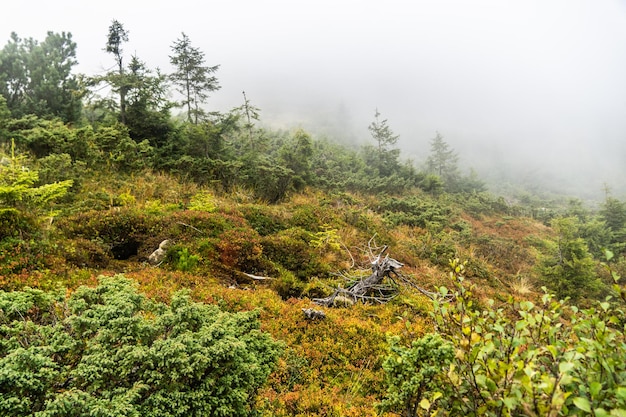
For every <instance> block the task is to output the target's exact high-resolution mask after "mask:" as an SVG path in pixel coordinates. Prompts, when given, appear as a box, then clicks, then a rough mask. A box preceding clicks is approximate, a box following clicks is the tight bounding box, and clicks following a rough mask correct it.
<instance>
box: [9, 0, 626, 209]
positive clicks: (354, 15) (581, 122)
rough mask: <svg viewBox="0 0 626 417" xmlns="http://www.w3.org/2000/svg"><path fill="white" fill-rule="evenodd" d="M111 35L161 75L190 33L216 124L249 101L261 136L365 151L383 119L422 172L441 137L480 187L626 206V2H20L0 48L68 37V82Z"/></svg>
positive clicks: (106, 60)
mask: <svg viewBox="0 0 626 417" xmlns="http://www.w3.org/2000/svg"><path fill="white" fill-rule="evenodd" d="M113 19H117V20H119V21H120V22H121V23H123V24H124V27H125V28H126V29H127V30H128V31H129V32H130V42H129V43H128V44H126V45H125V52H126V54H127V56H128V58H127V61H128V59H129V58H130V55H132V54H136V55H137V56H138V57H139V58H140V59H141V60H143V61H145V62H146V63H147V64H148V66H149V67H151V68H156V67H159V68H161V69H162V70H163V71H165V72H168V71H170V70H171V67H170V65H169V59H168V55H169V54H170V53H171V50H170V46H171V45H172V43H173V42H174V41H175V40H176V39H177V38H179V37H180V34H181V32H183V31H184V32H185V33H186V34H187V35H188V36H189V37H190V39H191V41H192V43H193V45H194V46H196V47H199V48H200V49H201V50H202V51H203V52H204V53H205V54H206V59H207V64H208V65H217V64H219V65H221V66H220V70H219V72H218V73H217V76H218V78H219V80H220V83H221V86H222V89H221V90H219V91H217V92H216V93H214V95H213V97H212V98H211V99H210V100H209V102H208V107H209V108H210V109H211V110H220V111H226V110H229V109H231V108H233V107H235V106H239V105H241V103H242V101H243V97H242V94H241V92H242V91H243V90H245V91H246V94H247V96H248V98H249V99H250V100H251V102H252V103H253V104H254V105H255V106H257V107H259V108H261V110H262V113H261V116H262V119H263V122H264V123H266V124H268V125H271V126H273V127H284V128H292V127H295V126H302V127H304V128H306V129H309V130H311V131H313V132H314V133H316V134H318V135H325V136H328V137H331V138H333V139H342V140H345V141H346V142H349V143H359V144H360V143H366V142H367V141H368V140H369V139H370V138H369V135H368V132H367V125H368V124H369V123H370V122H371V121H372V120H373V116H374V112H375V110H376V109H378V110H379V111H380V112H381V115H382V117H383V118H386V119H388V122H389V124H390V125H391V127H392V129H393V130H394V131H395V132H396V133H397V134H399V135H400V137H401V139H400V145H401V147H402V148H403V150H404V152H403V156H404V157H409V158H412V159H413V160H414V161H415V162H416V163H420V162H422V161H423V160H424V159H425V158H426V156H427V154H428V151H429V141H430V139H431V138H432V137H434V135H435V134H436V132H440V133H441V134H442V135H443V136H444V138H445V140H446V141H447V142H448V143H449V144H450V145H451V146H452V147H453V148H455V149H456V150H457V151H459V153H460V154H461V161H462V163H463V166H464V167H465V168H469V167H473V168H474V169H476V171H477V172H478V173H479V175H480V176H481V177H483V178H486V179H489V180H500V181H502V180H509V181H511V182H524V181H531V182H538V181H541V182H542V183H543V184H544V185H546V186H548V187H552V189H554V188H557V187H558V188H560V189H561V190H562V191H564V192H565V193H568V194H575V195H578V196H580V197H583V198H589V197H598V196H602V192H603V187H604V185H605V184H606V185H608V186H610V187H611V189H612V190H613V192H614V194H618V196H619V197H621V196H622V195H623V194H624V193H626V181H624V178H626V177H625V174H626V164H625V162H626V158H625V157H626V141H625V139H626V3H625V2H624V1H618V0H476V1H469V0H414V1H399V0H388V1H384V2H383V1H381V0H379V1H371V0H362V1H356V0H354V1H352V0H315V1H310V0H301V1H297V0H270V1H263V0H216V1H211V2H206V1H189V0H179V1H171V2H170V1H163V0H157V1H132V0H125V1H120V0H109V1H102V2H88V1H84V0H57V1H50V0H34V1H32V0H31V1H29V0H24V1H21V2H10V3H8V4H6V5H3V12H2V15H1V16H0V42H2V41H3V40H4V43H6V41H7V40H8V39H9V35H10V33H11V32H12V31H15V32H17V33H18V35H19V36H20V37H23V38H27V37H33V38H35V39H38V40H43V39H44V37H45V34H46V31H48V30H51V31H55V32H61V31H66V32H71V33H72V34H73V36H74V40H75V41H76V42H77V44H78V60H79V62H80V65H79V66H78V68H77V71H78V72H82V73H86V74H89V75H91V74H96V73H101V72H103V71H106V70H107V69H108V68H111V67H112V66H113V59H112V57H111V56H110V55H107V54H106V53H105V52H104V51H103V47H104V45H105V42H106V35H107V31H108V26H109V25H110V23H111V21H112V20H113ZM4 43H2V45H4Z"/></svg>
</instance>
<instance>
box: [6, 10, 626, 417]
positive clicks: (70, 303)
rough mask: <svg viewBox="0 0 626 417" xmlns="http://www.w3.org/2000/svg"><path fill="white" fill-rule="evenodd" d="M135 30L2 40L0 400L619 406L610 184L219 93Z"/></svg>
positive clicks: (283, 412)
mask: <svg viewBox="0 0 626 417" xmlns="http://www.w3.org/2000/svg"><path fill="white" fill-rule="evenodd" d="M129 36H130V32H129V31H128V28H126V27H125V25H124V23H123V22H120V21H117V20H114V21H112V22H111V24H110V26H109V27H108V31H107V32H105V33H102V46H103V48H104V49H105V51H106V53H107V54H108V55H109V57H110V60H111V66H110V68H109V70H107V71H106V72H104V73H100V74H97V75H93V74H81V73H77V72H76V71H75V67H76V65H77V57H76V51H77V44H76V43H75V42H74V40H73V37H72V35H71V33H69V32H62V33H56V32H48V34H47V36H46V37H45V39H33V38H22V37H21V36H20V35H18V34H16V33H14V34H13V35H12V36H11V38H10V39H9V40H8V41H7V42H6V43H5V44H4V46H3V47H2V49H1V50H0V155H1V157H0V392H2V393H3V395H2V397H0V415H10V416H46V417H51V416H59V417H60V416H70V415H71V416H183V415H184V416H187V415H197V416H247V415H250V416H258V415H263V416H374V415H402V416H434V415H441V416H444V415H449V416H458V415H468V416H521V415H524V416H557V415H594V416H621V415H626V364H625V363H624V361H623V358H624V354H625V353H626V340H625V337H624V334H625V333H624V331H625V330H626V329H625V327H624V326H625V323H626V317H625V316H624V310H623V309H624V302H626V293H625V290H624V288H623V286H622V285H621V279H620V277H621V276H622V275H624V274H626V260H625V259H624V254H625V253H626V201H624V200H622V199H621V198H620V197H619V195H615V194H614V191H613V190H612V189H611V187H610V186H609V185H608V184H607V185H606V186H605V187H604V188H603V189H601V190H599V191H600V193H599V194H600V195H602V196H603V197H602V198H600V199H597V200H596V201H589V200H587V199H585V200H583V199H582V198H581V197H580V196H581V195H586V194H585V193H580V194H578V193H575V192H574V193H571V192H570V190H569V189H567V190H559V187H558V186H557V187H552V188H546V187H543V186H540V184H534V183H532V182H530V183H529V182H528V181H526V182H519V183H514V182H511V181H510V179H511V178H513V177H515V174H511V173H506V172H504V171H502V172H500V171H498V172H496V173H492V175H490V177H489V178H485V177H482V176H481V174H479V172H478V171H476V170H474V169H471V168H470V167H471V165H472V164H471V159H472V157H471V155H468V154H467V153H466V152H464V151H459V150H458V149H456V148H455V147H454V146H453V145H452V144H451V143H450V142H449V141H448V140H447V138H446V136H445V135H444V134H441V133H439V132H433V134H432V137H431V138H430V139H429V140H428V143H427V145H426V146H425V147H424V149H422V150H421V153H422V154H424V155H425V158H424V159H423V160H421V161H415V160H412V159H411V158H410V157H409V156H410V155H409V152H407V151H406V150H403V149H402V148H401V147H400V143H401V141H400V135H398V134H397V133H396V130H395V128H394V126H393V124H392V123H391V122H390V120H389V119H388V118H387V116H386V115H385V109H383V108H380V109H372V114H371V120H370V121H369V122H368V123H367V125H366V126H364V131H365V132H366V137H363V138H359V142H360V143H359V144H356V145H355V143H354V141H353V140H352V139H353V138H350V137H341V135H328V134H319V133H318V132H320V131H323V130H324V129H323V127H321V128H320V129H319V130H318V129H315V128H313V129H305V128H303V127H297V128H275V127H274V128H273V127H271V124H266V123H264V121H263V109H262V108H259V107H258V106H257V105H256V103H255V101H254V97H250V96H249V95H248V94H246V92H245V91H243V92H242V94H241V102H240V104H239V105H238V106H236V107H234V108H232V109H230V110H228V111H213V110H212V106H211V99H212V96H213V95H214V94H216V93H217V92H218V91H219V89H220V74H221V71H222V69H221V68H220V65H219V63H215V62H210V57H208V56H207V55H206V54H205V52H204V51H202V50H201V49H200V48H198V47H197V46H196V43H195V40H194V39H192V38H190V37H189V36H188V35H187V34H185V33H184V32H183V33H181V34H180V36H179V37H178V38H176V39H174V40H172V41H171V45H170V52H169V55H168V59H169V62H170V64H171V67H172V68H173V69H174V70H173V71H172V72H169V73H165V72H162V71H161V70H159V69H157V68H151V67H150V66H149V65H147V64H146V63H145V62H144V61H142V60H141V51H137V52H135V53H132V54H131V53H129V52H128V51H127V50H126V45H127V43H128V42H129ZM242 90H243V89H242ZM295 123H296V124H297V121H295ZM483 156H484V155H483ZM468 159H470V161H468ZM494 165H497V161H494ZM502 169H503V170H506V167H502ZM512 172H515V171H512ZM499 179H500V180H503V181H502V182H501V183H499V182H498V180H499ZM504 180H506V181H504ZM618 185H619V184H618Z"/></svg>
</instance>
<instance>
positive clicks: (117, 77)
mask: <svg viewBox="0 0 626 417" xmlns="http://www.w3.org/2000/svg"><path fill="white" fill-rule="evenodd" d="M124 42H128V31H127V30H126V29H124V25H123V24H121V23H120V22H118V21H117V20H113V22H112V23H111V26H109V34H108V37H107V44H106V47H105V49H104V50H105V51H107V52H108V53H111V54H113V56H114V57H115V62H116V63H117V74H115V73H109V74H107V78H108V82H109V84H110V85H111V87H113V89H114V90H116V91H117V93H118V94H119V96H120V121H121V122H122V123H124V124H125V123H126V94H127V93H128V90H129V86H128V83H127V80H126V78H125V77H124V51H123V49H122V44H123V43H124Z"/></svg>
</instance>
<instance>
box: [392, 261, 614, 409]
mask: <svg viewBox="0 0 626 417" xmlns="http://www.w3.org/2000/svg"><path fill="white" fill-rule="evenodd" d="M451 267H452V273H451V274H452V277H453V278H455V279H456V283H457V284H456V288H455V289H454V290H453V291H452V293H450V291H449V290H448V289H446V288H443V287H442V288H441V289H440V292H441V295H442V296H449V295H452V296H453V297H452V300H451V301H450V298H448V297H446V298H444V297H442V298H440V299H438V300H435V301H434V311H433V318H434V321H435V323H436V328H437V330H438V334H439V335H441V337H442V338H443V340H444V341H445V342H446V343H450V344H452V345H453V346H454V351H455V355H454V358H452V360H451V361H450V360H449V358H448V357H447V356H441V357H439V360H438V361H436V362H435V365H436V366H438V369H439V372H438V373H436V374H433V375H431V376H430V380H431V381H433V383H434V385H432V386H425V388H427V390H423V391H422V392H425V391H428V392H431V393H433V394H432V398H435V397H437V398H438V400H437V402H436V403H435V404H434V408H431V406H432V405H433V403H432V402H431V401H428V402H424V403H423V406H421V407H418V408H417V410H418V411H419V413H416V414H404V415H407V416H408V415H433V414H432V413H433V412H437V413H438V414H437V415H442V416H475V417H478V416H487V417H489V416H557V415H558V416H575V415H578V416H580V415H593V416H602V417H605V416H621V415H626V362H624V360H623V358H624V356H625V355H626V336H625V333H624V323H625V322H626V316H625V315H624V311H623V310H622V309H621V308H619V306H615V305H613V304H611V302H609V301H605V302H602V303H598V304H597V305H596V306H594V307H593V308H589V309H584V310H582V309H579V308H577V307H575V306H569V305H567V304H566V303H565V302H563V301H556V300H555V299H554V297H553V296H551V295H550V294H547V293H546V294H544V295H543V297H542V298H541V302H540V304H538V305H536V304H534V303H532V302H530V301H522V302H515V301H513V300H512V299H511V300H510V301H509V302H508V303H506V304H504V305H503V306H500V307H496V306H495V303H494V302H493V301H490V302H489V303H488V304H489V308H488V309H484V310H483V309H481V308H478V307H477V306H475V304H474V301H475V300H474V299H473V297H472V293H471V288H467V287H466V286H465V283H464V278H463V274H464V265H463V264H460V263H459V262H458V261H456V260H455V261H453V262H452V263H451ZM437 346H442V344H440V345H436V346H432V347H427V348H426V349H427V351H426V353H425V354H424V355H425V356H426V357H427V358H431V357H433V358H434V357H436V355H435V354H436V349H437ZM403 360H404V359H403ZM448 362H450V363H449V365H448ZM387 368H388V369H386V371H387V372H388V377H389V378H393V377H394V376H395V375H396V374H398V372H399V371H397V367H392V368H390V369H389V366H388V367H387ZM403 372H405V371H403ZM422 372H423V370H422V368H421V367H410V366H409V367H406V374H405V377H404V380H413V379H416V380H417V381H421V380H423V379H424V378H422V377H421V376H420V373H422ZM420 378H421V379H420ZM391 381H392V382H393V381H395V380H393V379H392V380H391ZM400 382H401V381H400ZM398 387H400V391H399V393H398V395H401V396H400V397H398V398H400V399H403V398H410V395H411V394H412V393H413V392H414V388H415V384H413V385H407V386H405V387H403V386H402V385H401V384H399V383H398V382H397V381H396V382H393V383H392V384H391V385H390V393H391V394H393V393H394V392H395V391H394V390H397V389H398ZM391 398H395V397H393V396H392V397H391ZM432 398H431V399H432ZM427 400H430V399H429V398H427ZM420 404H421V403H420ZM414 408H415V407H414ZM426 412H428V414H426Z"/></svg>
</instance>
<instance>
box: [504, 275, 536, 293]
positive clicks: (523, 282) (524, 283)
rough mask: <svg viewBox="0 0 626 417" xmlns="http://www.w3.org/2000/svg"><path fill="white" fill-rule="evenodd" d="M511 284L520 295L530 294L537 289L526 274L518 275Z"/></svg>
mask: <svg viewBox="0 0 626 417" xmlns="http://www.w3.org/2000/svg"><path fill="white" fill-rule="evenodd" d="M510 285H511V289H512V290H513V291H514V292H515V293H516V294H519V295H528V294H530V293H532V292H534V291H535V289H534V287H533V284H532V282H531V281H530V279H529V278H528V277H525V276H516V277H515V278H514V279H513V280H512V282H511V283H510Z"/></svg>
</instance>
